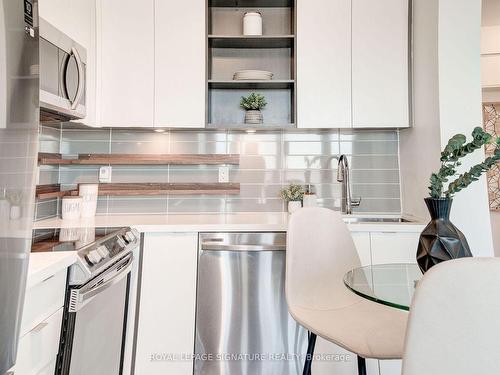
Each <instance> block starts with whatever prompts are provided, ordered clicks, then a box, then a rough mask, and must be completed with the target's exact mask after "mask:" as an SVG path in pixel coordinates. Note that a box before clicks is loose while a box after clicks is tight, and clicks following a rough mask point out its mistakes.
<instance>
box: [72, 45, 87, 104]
mask: <svg viewBox="0 0 500 375" xmlns="http://www.w3.org/2000/svg"><path fill="white" fill-rule="evenodd" d="M71 53H72V54H73V55H74V56H75V60H76V66H77V69H78V89H77V90H76V96H75V100H73V102H71V109H73V110H75V109H76V107H78V104H79V103H80V100H81V99H82V95H83V89H84V87H85V86H84V85H85V77H84V74H85V71H84V69H83V63H82V58H81V57H80V54H79V53H78V50H77V49H76V48H75V47H71Z"/></svg>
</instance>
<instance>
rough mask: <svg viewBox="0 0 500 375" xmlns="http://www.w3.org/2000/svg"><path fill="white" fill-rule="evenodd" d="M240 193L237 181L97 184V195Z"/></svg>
mask: <svg viewBox="0 0 500 375" xmlns="http://www.w3.org/2000/svg"><path fill="white" fill-rule="evenodd" d="M239 193H240V184H239V183H140V184H135V183H121V184H113V183H111V184H99V195H114V196H116V195H119V196H137V195H167V194H171V195H196V194H209V195H219V194H231V195H236V194H239Z"/></svg>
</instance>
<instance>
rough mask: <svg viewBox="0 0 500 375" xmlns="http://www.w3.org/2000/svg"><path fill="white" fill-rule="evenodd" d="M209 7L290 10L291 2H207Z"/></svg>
mask: <svg viewBox="0 0 500 375" xmlns="http://www.w3.org/2000/svg"><path fill="white" fill-rule="evenodd" d="M208 6H209V7H229V8H266V7H272V8H281V7H284V8H290V7H293V0H209V2H208Z"/></svg>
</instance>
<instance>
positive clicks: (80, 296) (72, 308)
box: [68, 256, 133, 312]
mask: <svg viewBox="0 0 500 375" xmlns="http://www.w3.org/2000/svg"><path fill="white" fill-rule="evenodd" d="M132 259H133V258H132V256H130V257H129V258H128V259H127V260H128V263H127V265H126V267H124V268H122V269H121V270H120V272H118V273H117V274H116V275H114V276H113V277H112V278H111V279H109V280H106V281H105V282H104V283H102V284H100V285H98V286H96V287H94V288H92V289H90V290H89V291H86V292H81V291H80V290H79V289H72V290H71V296H70V303H69V309H68V310H69V312H77V311H78V310H80V309H81V308H82V307H83V306H85V305H86V304H87V303H89V302H90V301H91V300H92V299H93V298H94V297H95V296H96V295H98V294H99V293H101V292H102V291H104V290H106V289H108V288H110V287H112V286H113V285H115V284H118V283H119V282H120V281H122V280H123V279H124V278H125V277H127V275H128V274H129V273H130V271H132Z"/></svg>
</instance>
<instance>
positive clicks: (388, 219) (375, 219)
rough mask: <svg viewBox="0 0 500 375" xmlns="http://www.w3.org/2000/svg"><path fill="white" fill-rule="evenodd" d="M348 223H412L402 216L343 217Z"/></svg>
mask: <svg viewBox="0 0 500 375" xmlns="http://www.w3.org/2000/svg"><path fill="white" fill-rule="evenodd" d="M342 219H343V220H344V222H345V223H346V224H354V223H411V222H412V221H411V220H408V219H404V218H402V217H343V218H342Z"/></svg>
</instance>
